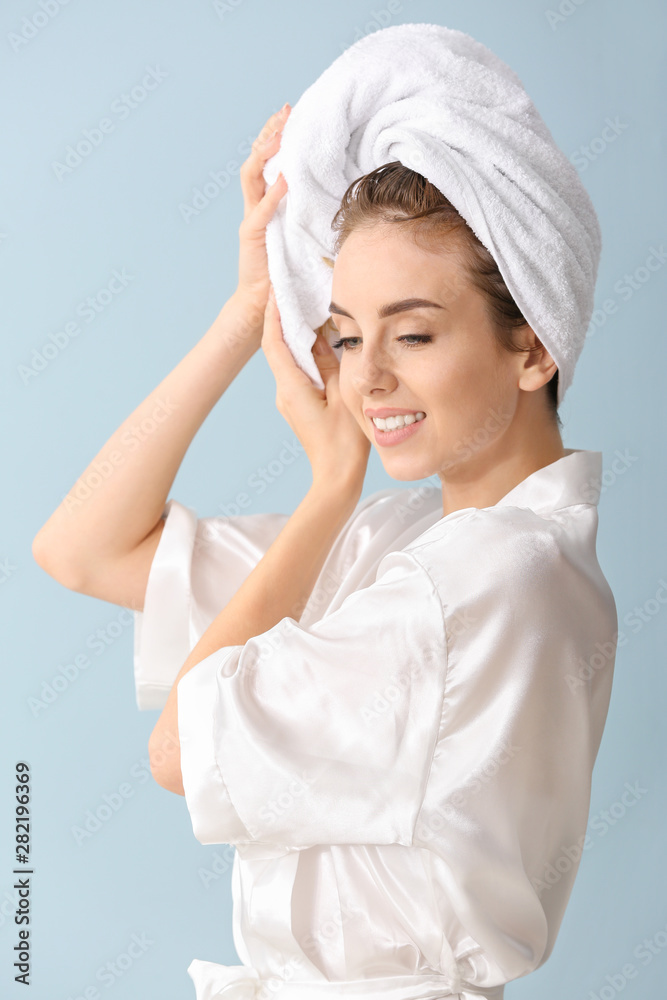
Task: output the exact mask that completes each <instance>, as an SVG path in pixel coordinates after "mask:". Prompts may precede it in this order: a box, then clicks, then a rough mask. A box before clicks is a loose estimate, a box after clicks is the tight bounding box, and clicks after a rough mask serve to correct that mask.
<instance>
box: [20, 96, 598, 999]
mask: <svg viewBox="0 0 667 1000" xmlns="http://www.w3.org/2000/svg"><path fill="white" fill-rule="evenodd" d="M288 113H289V107H288V106H287V105H286V106H285V108H284V109H283V110H282V112H280V113H279V114H278V115H275V116H272V118H271V119H270V120H269V122H267V125H266V128H265V130H264V131H263V133H262V136H261V137H260V139H258V140H257V141H256V142H255V143H254V144H253V149H252V153H251V155H250V156H249V158H248V160H247V161H246V162H245V164H244V165H243V168H242V170H241V183H242V189H243V196H244V204H245V215H244V220H243V222H242V224H241V226H240V230H239V234H240V244H241V247H240V267H239V285H238V289H237V290H236V292H235V293H234V295H233V296H232V298H231V299H230V300H229V301H228V302H227V304H226V305H225V306H224V308H223V310H222V311H221V313H220V315H219V316H218V318H217V319H216V321H215V322H214V324H213V326H212V327H211V329H210V330H209V331H208V332H207V333H206V334H205V336H204V337H203V338H202V339H201V341H200V342H199V343H198V344H197V345H196V346H195V347H194V348H193V349H192V350H191V351H190V352H189V353H188V354H187V355H186V357H185V358H184V359H183V360H182V361H181V362H180V364H179V365H177V366H176V368H175V369H174V370H173V371H172V372H171V373H170V374H169V375H168V376H167V377H166V378H165V379H164V380H163V381H162V382H161V383H160V385H159V386H158V387H157V389H156V391H155V392H154V393H152V394H151V395H150V396H149V397H148V398H147V399H146V400H145V401H144V402H143V403H142V404H141V405H140V406H139V407H137V409H136V410H135V411H134V412H133V413H132V414H131V415H130V416H129V417H128V419H127V420H126V421H125V422H124V423H123V424H122V425H121V426H120V427H119V428H118V430H117V431H116V432H115V434H114V435H112V437H111V438H110V439H109V441H108V442H107V443H106V445H105V446H104V448H103V449H102V450H101V451H100V453H99V454H98V455H97V456H96V457H95V459H94V460H93V462H92V463H91V466H89V468H88V469H87V470H86V471H85V472H84V473H83V476H82V477H81V480H80V481H79V482H78V483H77V484H75V486H74V487H73V490H72V493H71V494H70V496H69V497H68V498H66V500H65V501H64V502H63V504H62V505H61V506H60V507H59V508H58V509H57V510H56V511H55V512H54V514H53V515H52V516H51V518H50V519H49V521H48V522H47V523H46V524H45V525H44V527H43V528H42V530H41V531H40V532H39V534H38V535H37V537H36V539H35V543H34V554H35V558H36V559H37V561H38V562H39V563H40V565H41V566H43V568H44V569H45V570H46V571H47V572H49V573H50V574H51V575H52V576H54V577H55V578H56V579H57V580H60V581H61V582H62V583H63V584H64V585H65V586H68V587H71V588H72V589H75V590H78V591H81V592H83V593H87V594H90V595H93V596H97V597H100V598H101V599H103V600H107V601H112V602H115V603H118V604H120V605H123V606H126V607H130V608H134V609H135V610H137V615H136V629H137V633H136V647H135V676H136V683H137V699H138V704H139V707H140V708H158V709H161V714H160V716H159V718H158V720H157V723H156V725H155V728H154V730H153V733H152V736H151V739H150V746H149V751H150V756H151V765H152V771H153V775H154V777H155V779H156V781H158V782H159V783H160V784H161V785H162V786H163V787H165V788H166V789H168V790H170V791H173V792H175V793H177V794H181V795H185V801H186V805H187V808H188V810H189V812H190V814H191V818H192V823H193V829H194V833H195V836H196V837H197V839H198V840H200V841H201V842H202V843H204V844H212V843H229V844H234V845H236V848H237V850H236V853H235V861H234V869H233V895H234V942H235V945H236V948H237V951H238V953H239V956H240V958H241V961H242V963H243V964H242V965H239V966H223V965H219V964H216V963H214V962H210V961H204V960H195V961H193V962H192V964H191V965H190V967H189V970H188V971H189V973H190V975H191V977H192V979H193V981H194V983H195V985H196V991H197V998H198V1000H205V998H206V1000H212V998H215V997H223V996H224V997H225V998H226V1000H227V998H230V1000H231V998H235V1000H236V998H251V997H253V998H259V997H268V996H269V995H272V994H273V992H275V991H276V990H278V991H279V993H280V996H281V998H282V1000H295V998H297V997H298V998H303V1000H306V998H308V1000H319V998H323V997H332V996H336V997H338V996H345V997H348V998H355V1000H360V998H361V997H371V996H378V997H385V998H390V1000H435V998H441V997H458V998H463V1000H473V998H477V997H480V996H483V997H488V998H492V1000H499V998H502V996H503V987H504V984H505V983H506V982H509V981H510V980H512V979H515V978H517V977H519V976H523V975H526V974H527V973H529V972H531V971H533V970H534V969H537V968H538V967H539V966H541V965H542V964H543V963H544V962H545V961H546V959H547V958H548V957H549V955H550V954H551V951H552V949H553V946H554V943H555V939H556V935H557V933H558V929H559V927H560V923H561V920H562V917H563V914H564V911H565V907H566V904H567V900H568V898H569V894H570V892H571V889H572V885H573V881H574V878H575V875H576V872H577V868H578V863H579V859H580V856H581V852H582V847H583V840H584V836H585V832H586V824H587V818H588V809H589V802H590V785H591V776H592V769H593V765H594V762H595V758H596V755H597V751H598V747H599V744H600V740H601V736H602V732H603V727H604V723H605V719H606V714H607V706H608V703H609V697H610V692H611V681H612V674H613V666H614V653H615V640H616V637H617V620H616V608H615V604H614V599H613V596H612V593H611V591H610V589H609V586H608V584H607V581H606V579H605V577H604V575H603V573H602V572H601V569H600V566H599V564H598V560H597V556H596V548H595V539H596V530H597V502H598V498H599V491H600V473H601V455H600V453H599V452H593V451H585V450H582V449H574V448H565V447H564V446H563V442H562V439H561V435H560V430H559V419H558V414H557V410H556V398H557V397H556V389H557V379H558V371H557V368H556V364H555V362H554V361H553V359H552V358H551V357H550V356H549V354H548V353H547V351H546V350H545V349H544V347H543V345H542V344H541V343H540V341H539V340H538V338H537V337H536V335H535V333H534V331H533V330H532V329H531V328H530V327H529V326H528V325H527V324H526V322H525V320H524V319H523V317H522V316H521V314H520V312H519V311H518V309H517V307H516V305H515V304H514V302H513V301H512V298H511V296H510V294H509V292H508V290H507V288H506V287H505V284H504V282H503V280H502V278H501V276H500V274H499V272H498V269H497V267H496V266H495V263H494V260H493V258H492V257H491V255H490V254H489V253H488V251H487V250H485V248H484V247H483V246H482V244H481V243H480V242H479V241H478V240H477V238H476V237H475V236H474V234H473V232H472V230H471V229H470V228H469V227H468V226H467V224H466V223H465V222H464V220H463V219H462V218H461V216H459V215H458V213H457V212H456V211H455V209H454V208H453V207H452V206H451V204H450V203H449V202H448V201H447V199H446V198H444V196H443V195H442V194H441V193H440V192H439V191H438V190H437V189H435V188H434V187H433V186H432V185H430V184H429V183H428V182H427V181H426V180H425V179H424V178H423V177H421V176H420V175H419V174H416V173H414V172H413V171H411V170H409V169H408V168H406V167H404V166H402V165H401V164H400V163H391V164H386V165H385V166H383V167H381V168H379V169H378V170H376V171H373V173H372V174H368V175H366V176H365V177H362V178H360V179H359V180H358V181H357V182H355V184H353V185H351V186H350V188H349V189H348V191H347V192H346V195H345V197H344V199H343V203H342V205H341V209H340V211H339V212H338V213H337V215H336V218H335V220H334V228H335V229H336V231H337V233H338V243H337V255H336V260H335V263H334V270H333V286H332V288H333V294H332V299H333V301H332V303H331V306H330V312H331V315H332V322H331V323H329V322H328V323H327V324H325V327H324V328H321V329H320V331H319V332H318V337H317V343H316V349H315V351H314V357H315V359H316V361H317V365H318V368H319V370H320V372H321V375H322V378H323V381H324V384H325V388H324V390H319V389H317V388H315V387H314V386H313V384H312V382H311V380H310V379H309V378H308V377H307V376H306V375H305V374H304V372H303V371H301V370H300V369H299V368H298V367H297V365H296V364H295V363H294V361H293V359H292V356H291V354H290V351H289V350H288V348H287V346H286V344H285V343H284V341H283V339H282V333H281V325H280V316H279V314H278V310H277V307H276V305H275V303H274V302H273V301H272V300H271V298H270V283H269V276H268V271H267V261H266V252H265V243H264V233H265V228H266V224H267V222H268V220H269V219H270V218H271V216H272V215H273V213H274V211H275V209H276V206H277V205H278V203H279V201H280V199H281V198H282V197H283V196H284V194H285V192H286V184H285V182H284V181H283V180H282V178H279V180H278V181H277V182H276V183H275V184H274V185H272V186H271V187H269V188H268V190H266V191H265V184H264V181H263V174H262V171H263V167H264V163H265V162H266V160H267V159H268V158H269V157H271V156H272V155H273V154H274V152H275V150H276V148H277V146H278V144H279V142H280V131H281V129H282V127H283V125H284V123H285V120H286V118H287V114H288ZM269 133H271V135H270V137H269V138H268V140H264V136H265V135H268V134H269ZM333 320H335V329H331V328H333ZM332 334H333V335H334V336H335V337H336V339H335V342H334V344H333V349H332V347H331V346H330V344H329V337H330V336H331V335H332ZM260 344H261V346H262V348H263V350H264V352H265V354H266V357H267V359H268V362H269V364H270V365H271V368H272V370H273V372H274V375H275V378H276V385H277V396H276V402H277V406H278V409H279V411H280V413H282V414H283V416H284V417H285V419H286V420H287V421H288V422H289V424H290V426H291V427H292V428H293V430H294V433H295V435H296V436H297V437H298V440H299V442H300V443H301V445H302V447H303V449H304V451H305V453H306V456H307V458H308V460H309V462H310V465H311V469H312V484H311V487H310V489H309V490H308V492H307V494H306V496H305V497H304V498H303V500H302V501H301V503H300V504H299V505H298V506H297V507H296V510H295V511H294V513H293V514H292V515H291V516H287V515H282V514H259V513H254V514H253V513H250V514H245V515H238V516H232V517H209V518H203V519H198V518H197V516H196V514H195V512H194V511H192V510H191V509H190V508H188V507H186V506H184V505H182V504H180V503H179V502H178V501H177V500H175V499H170V500H169V501H168V502H167V497H168V494H169V490H170V488H171V485H172V482H173V480H174V477H175V475H176V472H177V470H178V468H179V465H180V463H181V461H182V459H183V456H184V454H185V452H186V450H187V447H188V445H189V444H190V442H191V441H192V439H193V437H194V434H195V433H196V431H197V429H198V428H199V426H200V425H201V423H202V421H203V420H204V418H205V417H206V415H207V414H208V413H209V412H210V410H211V409H212V407H213V406H214V405H215V403H216V402H217V401H218V400H219V398H220V397H221V396H222V395H223V393H224V391H225V389H226V388H227V386H228V385H229V384H230V382H231V381H232V379H233V378H234V377H235V376H236V374H237V373H238V372H239V371H240V370H241V368H242V367H243V365H244V364H245V363H246V362H247V360H248V359H249V358H250V357H251V356H252V355H253V354H254V352H255V351H256V350H257V349H258V347H259V346H260ZM318 347H319V348H321V352H320V351H318V350H317V348H318ZM338 351H340V354H338V353H337V352H338ZM156 407H161V410H160V417H157V416H154V411H155V410H156ZM234 416H235V415H234V414H232V413H231V412H230V413H229V418H230V421H233V420H234ZM144 420H152V423H151V433H150V434H146V435H144V440H143V441H142V444H141V448H140V449H136V448H134V449H130V448H129V447H127V445H125V444H124V441H126V440H127V438H126V433H127V431H128V430H130V429H131V428H132V427H133V426H136V425H137V424H141V423H142V422H143V421H144ZM371 447H375V448H377V450H378V453H379V455H380V458H381V460H382V462H383V465H384V468H385V469H386V471H387V473H388V474H389V475H390V476H391V477H392V478H393V479H395V480H398V481H415V480H421V479H424V480H427V479H430V480H431V485H429V486H427V487H425V488H424V489H422V490H419V491H417V490H414V489H405V488H399V487H396V488H390V489H385V490H381V491H379V492H377V493H374V494H372V495H371V496H369V497H366V498H365V499H363V500H361V499H360V497H361V492H362V487H363V483H364V475H365V471H366V466H367V460H368V456H369V453H370V449H371ZM102 462H109V463H112V464H113V465H114V467H115V468H114V473H113V475H111V476H108V477H107V478H105V479H103V481H101V482H99V483H98V484H97V485H96V488H95V489H92V490H88V491H87V496H86V499H85V500H79V496H80V495H81V494H80V488H81V487H82V486H83V485H85V484H86V483H87V482H88V481H89V476H90V474H91V473H92V472H93V471H94V470H95V469H96V468H99V463H102ZM99 478H101V477H98V479H99Z"/></svg>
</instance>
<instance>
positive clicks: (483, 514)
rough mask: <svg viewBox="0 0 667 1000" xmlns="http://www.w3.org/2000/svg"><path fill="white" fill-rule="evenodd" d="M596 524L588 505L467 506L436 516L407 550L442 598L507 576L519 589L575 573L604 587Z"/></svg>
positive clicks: (558, 583)
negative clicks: (539, 509) (545, 508)
mask: <svg viewBox="0 0 667 1000" xmlns="http://www.w3.org/2000/svg"><path fill="white" fill-rule="evenodd" d="M593 515H594V510H593ZM596 529H597V520H596V518H595V516H591V509H590V508H589V509H586V510H584V509H582V508H581V507H577V508H575V507H572V508H563V509H562V510H554V511H550V512H549V513H548V514H545V513H544V512H537V511H534V510H532V509H531V508H529V507H515V506H511V505H499V504H497V505H494V506H491V507H483V508H478V507H466V508H464V509H462V510H458V511H454V512H453V513H452V514H449V515H447V516H446V517H443V518H440V519H439V520H437V521H435V522H434V523H433V524H432V525H431V526H430V527H428V528H426V530H425V531H423V532H422V534H421V535H419V536H418V537H416V538H414V539H413V540H412V541H411V542H409V543H408V544H407V545H406V546H405V551H406V552H408V553H410V554H411V555H412V556H413V557H414V558H415V559H416V560H417V561H418V562H420V563H421V564H422V565H423V566H424V568H425V569H426V570H427V571H428V572H429V574H430V575H431V577H432V578H433V580H434V582H435V583H436V585H437V586H438V589H439V590H440V592H441V594H442V595H443V596H445V597H449V596H451V595H456V596H457V597H460V596H461V595H462V594H463V593H466V592H468V591H470V593H471V594H473V593H474V594H477V595H479V594H480V593H482V592H485V593H487V594H488V593H489V592H490V591H494V590H496V591H503V590H506V589H507V586H508V584H509V583H510V582H511V583H512V584H513V586H514V587H515V590H516V589H517V588H520V589H521V591H522V592H524V593H528V592H530V591H531V590H533V591H538V590H539V591H543V592H544V591H546V592H548V591H549V589H550V588H559V589H560V588H561V587H562V586H563V584H564V581H565V580H567V579H570V580H572V579H573V578H575V577H587V578H589V579H590V580H594V581H595V582H596V583H597V584H598V585H599V586H601V587H604V586H605V584H604V580H603V578H601V574H600V572H599V565H598V562H597V554H596V547H595V537H596Z"/></svg>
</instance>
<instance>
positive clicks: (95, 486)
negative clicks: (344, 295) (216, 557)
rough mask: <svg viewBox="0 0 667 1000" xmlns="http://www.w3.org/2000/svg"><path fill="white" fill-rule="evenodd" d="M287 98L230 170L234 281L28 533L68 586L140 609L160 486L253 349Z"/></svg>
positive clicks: (265, 287) (258, 334)
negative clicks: (272, 168) (237, 200)
mask: <svg viewBox="0 0 667 1000" xmlns="http://www.w3.org/2000/svg"><path fill="white" fill-rule="evenodd" d="M288 113H289V105H288V104H286V105H285V107H284V108H283V109H281V111H280V112H278V113H277V114H275V115H272V116H271V117H270V118H269V120H268V121H267V123H266V125H265V126H264V128H263V129H262V132H261V133H260V135H259V137H258V138H257V139H256V140H255V142H254V143H253V145H252V151H251V153H250V156H249V157H248V159H247V160H246V161H245V162H244V163H243V164H242V166H241V169H240V178H241V189H242V192H243V202H244V218H243V221H242V223H241V225H240V226H239V240H240V251H239V282H238V287H237V290H236V292H235V293H234V294H233V295H232V297H231V298H230V299H229V301H228V302H227V303H226V304H225V306H224V307H223V309H222V310H221V312H220V313H219V315H218V317H217V318H216V319H215V321H214V322H213V325H212V326H211V327H210V329H209V330H208V332H207V333H206V334H205V335H204V336H203V337H202V339H201V340H200V341H199V343H197V344H196V345H195V347H193V348H192V350H191V351H190V352H189V353H188V354H187V355H186V356H185V358H184V359H183V360H182V361H181V362H180V363H179V364H178V365H177V366H176V367H175V368H174V369H173V371H171V372H170V373H169V375H167V377H166V378H165V379H163V380H162V382H160V384H159V385H158V387H157V389H155V391H154V392H152V393H151V394H150V395H149V396H148V397H147V398H146V399H145V400H144V401H143V403H141V404H140V405H139V406H138V407H137V408H136V409H135V410H134V411H133V412H132V413H131V414H130V416H129V417H128V418H127V420H125V421H124V423H122V424H121V425H120V427H119V428H118V430H117V431H116V432H115V433H114V434H113V435H112V436H111V437H110V438H109V440H108V441H107V443H106V444H105V445H104V447H103V448H102V449H101V451H100V452H98V454H97V455H96V456H95V458H94V459H93V461H92V462H91V463H90V464H89V465H88V467H87V468H86V470H85V471H84V472H83V474H82V475H81V476H80V477H79V479H78V480H77V481H76V483H75V484H74V485H73V487H72V489H71V490H70V492H69V493H68V495H67V496H66V497H65V499H64V500H63V502H62V503H61V504H60V506H59V507H58V508H57V509H56V510H55V511H54V513H53V514H52V515H51V517H50V518H49V520H48V521H47V522H46V523H45V524H44V526H43V527H42V528H41V529H40V531H39V532H38V533H37V535H36V537H35V539H34V541H33V548H32V551H33V555H34V557H35V560H36V561H37V562H38V563H39V565H40V566H41V567H42V568H43V569H45V570H46V572H47V573H49V574H50V575H51V576H53V577H54V578H55V579H56V580H58V581H59V582H60V583H62V584H63V585H64V586H66V587H69V588H70V589H72V590H78V591H81V592H83V593H85V594H89V595H90V596H91V597H99V598H101V599H102V600H106V601H111V602H112V603H114V604H121V605H124V606H126V607H131V608H133V609H135V610H137V611H141V610H143V603H144V595H145V593H146V585H147V582H148V574H149V571H150V567H151V563H152V561H153V556H154V554H155V550H156V548H157V545H158V542H159V540H160V536H161V534H162V529H163V526H164V522H163V521H162V520H161V516H162V512H163V510H164V505H165V503H166V501H167V497H168V494H169V490H170V489H171V485H172V483H173V481H174V478H175V476H176V473H177V472H178V469H179V466H180V464H181V462H182V460H183V457H184V455H185V453H186V451H187V449H188V446H189V445H190V443H191V441H192V439H193V437H194V435H195V434H196V432H197V430H198V429H199V427H200V426H201V424H202V422H203V421H204V419H205V418H206V416H207V415H208V413H209V412H210V411H211V409H212V408H213V406H214V405H215V403H216V402H217V401H218V400H219V399H220V397H221V396H222V394H223V393H224V391H225V389H226V388H227V386H228V385H229V384H230V382H231V381H232V380H233V379H234V378H235V376H236V375H237V374H238V373H239V371H240V370H241V368H243V366H244V364H245V363H246V362H247V361H248V360H249V359H250V358H251V357H252V355H253V354H254V353H255V351H256V350H257V349H258V348H259V346H260V344H261V340H262V332H263V324H264V310H265V308H266V302H267V297H268V291H269V273H268V261H267V254H266V242H265V235H266V225H267V223H268V221H269V220H270V219H271V217H272V216H273V214H274V212H275V209H276V207H277V205H278V203H279V201H280V199H281V198H282V197H283V196H284V194H285V192H286V184H285V181H284V178H283V177H282V175H279V177H278V179H277V180H276V182H275V183H274V184H272V185H271V186H270V187H269V188H268V189H267V188H266V183H265V181H264V177H263V170H264V164H265V163H266V161H267V159H269V158H270V157H271V156H273V155H274V153H275V152H276V150H277V149H278V147H279V145H280V136H281V134H282V128H283V126H284V124H285V121H286V120H287V115H288Z"/></svg>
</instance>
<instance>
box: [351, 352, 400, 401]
mask: <svg viewBox="0 0 667 1000" xmlns="http://www.w3.org/2000/svg"><path fill="white" fill-rule="evenodd" d="M358 362H359V363H358V364H357V365H355V368H354V371H353V372H352V378H351V382H352V385H353V387H354V389H355V390H356V391H357V392H358V393H360V395H363V396H369V395H370V394H371V393H372V392H373V390H374V389H384V390H385V391H387V390H392V389H394V388H395V387H396V384H397V378H396V376H395V375H394V373H393V371H392V367H391V363H390V361H389V359H388V358H387V357H386V356H385V355H384V354H382V353H381V352H379V351H369V352H367V353H366V355H365V356H363V355H362V356H361V357H360V358H359V359H358Z"/></svg>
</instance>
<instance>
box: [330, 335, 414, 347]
mask: <svg viewBox="0 0 667 1000" xmlns="http://www.w3.org/2000/svg"><path fill="white" fill-rule="evenodd" d="M396 339H397V340H399V341H403V342H405V346H406V347H417V345H418V344H428V343H430V341H431V340H433V337H432V336H431V334H430V333H404V334H403V336H401V337H397V338H396ZM353 340H361V337H341V338H340V340H337V341H335V343H333V344H332V345H331V346H332V347H334V348H336V347H343V348H344V349H345V350H346V351H348V350H351V349H352V348H351V347H350V346H348V345H349V344H350V342H351V341H353ZM408 341H413V343H408Z"/></svg>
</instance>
